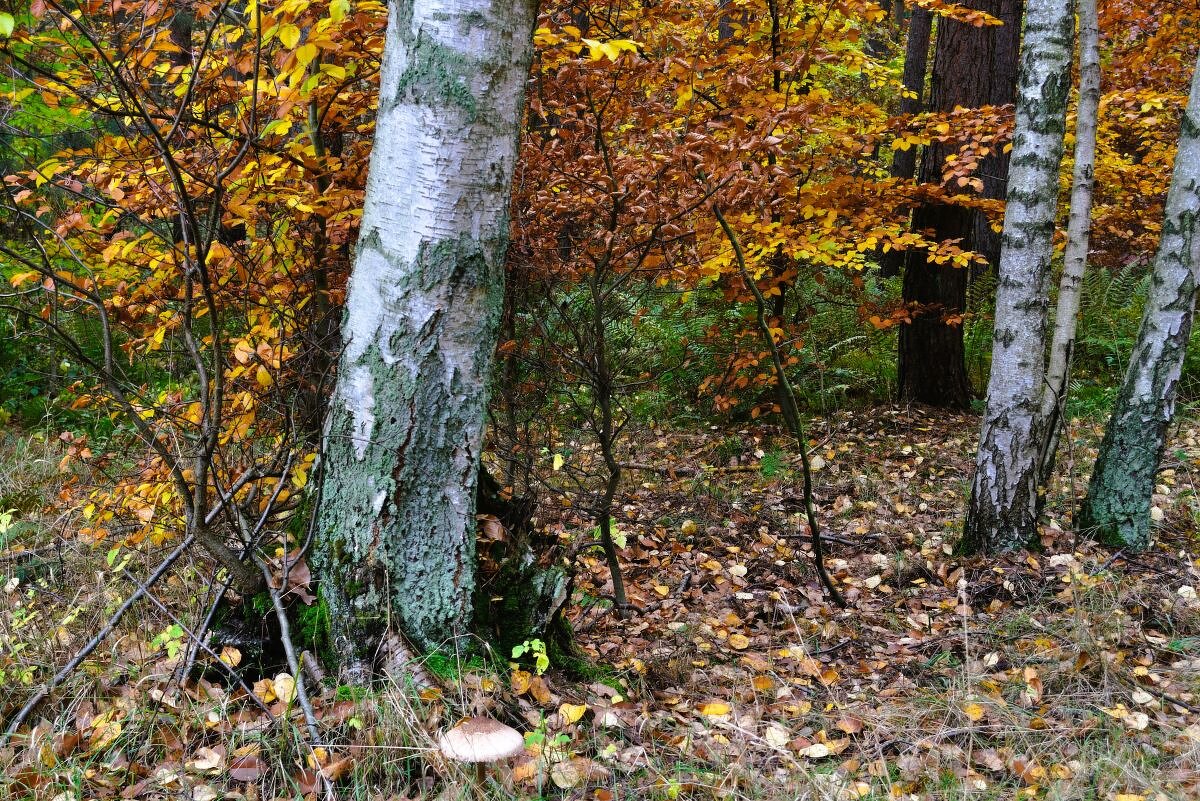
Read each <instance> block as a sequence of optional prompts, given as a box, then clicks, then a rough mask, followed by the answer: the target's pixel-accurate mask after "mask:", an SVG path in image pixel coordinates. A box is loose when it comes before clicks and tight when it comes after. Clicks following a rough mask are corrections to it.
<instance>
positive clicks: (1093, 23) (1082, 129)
mask: <svg viewBox="0 0 1200 801" xmlns="http://www.w3.org/2000/svg"><path fill="white" fill-rule="evenodd" d="M1099 112H1100V22H1099V19H1098V17H1097V14H1096V0H1079V103H1078V104H1077V106H1076V108H1075V165H1074V167H1073V170H1072V175H1071V205H1070V211H1069V213H1068V216H1067V247H1066V252H1065V253H1064V255H1063V271H1062V277H1061V278H1060V279H1059V282H1058V304H1057V307H1056V312H1055V316H1054V333H1053V335H1052V336H1051V340H1050V361H1049V363H1048V364H1047V366H1046V386H1045V387H1044V388H1043V390H1042V411H1041V414H1042V419H1043V421H1044V424H1043V431H1042V436H1043V446H1042V455H1041V462H1042V464H1041V467H1040V471H1041V483H1042V485H1043V486H1045V485H1046V484H1047V483H1048V482H1049V481H1050V478H1051V476H1052V475H1053V473H1054V459H1055V455H1056V454H1057V452H1058V440H1059V436H1060V433H1061V431H1062V409H1063V404H1064V403H1065V402H1066V396H1067V381H1068V379H1069V378H1070V372H1071V354H1072V352H1073V351H1074V349H1075V330H1076V323H1077V322H1078V317H1079V299H1080V295H1081V293H1082V289H1083V276H1084V273H1086V272H1087V257H1088V242H1089V238H1090V234H1091V229H1092V189H1093V185H1094V183H1095V166H1096V124H1097V120H1098V117H1099Z"/></svg>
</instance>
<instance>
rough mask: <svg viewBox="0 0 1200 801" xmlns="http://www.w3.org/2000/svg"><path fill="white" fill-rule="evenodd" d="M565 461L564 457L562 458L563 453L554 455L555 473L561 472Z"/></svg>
mask: <svg viewBox="0 0 1200 801" xmlns="http://www.w3.org/2000/svg"><path fill="white" fill-rule="evenodd" d="M563 461H564V459H563V457H562V454H561V453H556V454H554V464H553V467H554V470H555V472H557V471H559V470H561V469H562V466H563Z"/></svg>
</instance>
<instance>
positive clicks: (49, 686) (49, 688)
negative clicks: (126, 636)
mask: <svg viewBox="0 0 1200 801" xmlns="http://www.w3.org/2000/svg"><path fill="white" fill-rule="evenodd" d="M195 541H196V538H195V536H189V537H185V538H184V540H183V541H182V542H180V543H179V545H177V546H176V547H175V550H173V551H171V553H170V554H168V555H167V558H166V559H164V560H163V561H162V563H161V564H159V566H158V567H157V568H155V570H154V572H153V573H151V574H150V576H149V578H147V579H146V581H145V583H143V584H138V586H137V589H136V590H134V591H133V593H132V594H131V595H130V596H129V597H128V598H126V599H125V602H124V603H122V604H121V606H120V607H118V608H117V611H116V612H113V614H112V617H110V618H109V619H108V622H107V623H105V624H104V627H103V628H101V629H100V631H98V632H96V636H95V637H92V639H91V640H89V641H88V643H87V645H85V646H83V647H82V648H80V649H79V651H77V652H76V653H75V656H73V657H71V661H69V662H67V664H66V665H64V666H63V668H62V669H61V670H60V671H58V672H57V673H55V674H54V675H53V676H52V677H51V678H50V680H49V681H47V682H46V684H45V686H43V687H42V689H40V690H38V691H37V692H36V693H34V695H33V697H32V698H30V699H29V700H28V701H27V702H26V703H25V706H23V707H21V710H20V711H19V712H17V714H16V716H14V717H13V719H12V720H10V721H9V723H8V728H7V729H6V730H5V732H4V736H3V737H0V745H3V744H4V743H5V742H7V741H8V740H9V739H10V738H11V737H12V736H13V735H14V734H16V732H17V729H19V728H20V727H21V724H22V723H24V722H25V719H26V718H28V717H29V715H30V713H31V712H33V710H34V709H35V708H36V707H37V705H38V704H40V703H41V702H42V701H44V700H45V699H46V697H47V696H49V695H50V693H51V692H53V691H54V688H55V687H57V686H58V685H59V684H62V682H63V681H64V680H65V679H66V678H67V677H68V676H70V675H71V674H72V673H73V672H75V669H76V668H77V667H79V666H80V665H81V664H82V663H83V660H85V659H87V658H88V657H89V656H90V655H91V653H92V651H95V650H96V648H97V647H98V646H99V645H100V643H102V642H104V640H105V638H107V637H108V635H109V634H111V633H112V632H113V629H115V628H116V627H117V625H118V624H119V623H120V622H121V618H123V617H125V613H126V612H128V611H129V610H130V609H131V608H132V607H133V605H134V604H135V603H137V602H138V601H139V600H140V599H141V597H142V596H143V595H145V594H146V593H147V592H149V590H150V588H151V587H153V586H154V585H155V584H156V583H157V582H158V580H159V579H161V578H162V577H163V576H165V575H166V574H167V571H168V570H170V569H171V566H172V565H174V564H175V562H176V560H178V559H179V557H181V556H183V554H184V552H186V551H187V549H188V548H190V547H191V545H192V543H193V542H195Z"/></svg>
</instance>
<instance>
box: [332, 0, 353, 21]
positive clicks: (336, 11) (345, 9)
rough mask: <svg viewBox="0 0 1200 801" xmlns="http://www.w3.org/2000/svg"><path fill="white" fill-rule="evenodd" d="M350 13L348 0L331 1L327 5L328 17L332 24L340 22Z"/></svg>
mask: <svg viewBox="0 0 1200 801" xmlns="http://www.w3.org/2000/svg"><path fill="white" fill-rule="evenodd" d="M349 13H350V0H333V2H332V3H330V4H329V17H330V19H332V20H333V21H334V22H341V21H342V19H343V18H344V17H345V16H346V15H347V14H349Z"/></svg>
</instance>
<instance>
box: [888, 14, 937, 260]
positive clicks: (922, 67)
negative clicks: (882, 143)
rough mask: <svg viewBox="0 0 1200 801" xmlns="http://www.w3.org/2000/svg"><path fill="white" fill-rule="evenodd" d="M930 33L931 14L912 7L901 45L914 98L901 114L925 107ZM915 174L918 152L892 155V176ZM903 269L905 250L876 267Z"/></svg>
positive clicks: (908, 86) (910, 150) (905, 78)
mask: <svg viewBox="0 0 1200 801" xmlns="http://www.w3.org/2000/svg"><path fill="white" fill-rule="evenodd" d="M932 30H933V14H931V13H930V12H928V11H926V10H925V9H923V8H915V9H913V12H912V19H911V20H910V21H909V23H908V41H907V42H906V44H905V46H904V76H903V83H904V89H905V91H907V92H911V93H913V94H915V95H916V97H904V98H901V100H900V113H901V114H917V113H918V112H920V111H921V110H922V109H923V108H924V106H925V103H924V97H925V73H926V72H928V70H929V36H930V33H931V32H932ZM916 174H917V150H916V148H912V147H910V148H908V149H907V150H897V151H896V153H895V154H894V155H893V156H892V176H893V177H895V178H905V179H911V178H912V177H913V176H915V175H916ZM903 266H904V251H902V250H889V251H887V252H886V253H880V254H879V267H880V269H881V270H882V272H883V274H884V275H885V276H888V277H891V276H894V275H899V274H900V269H901V268H902V267H903Z"/></svg>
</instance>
